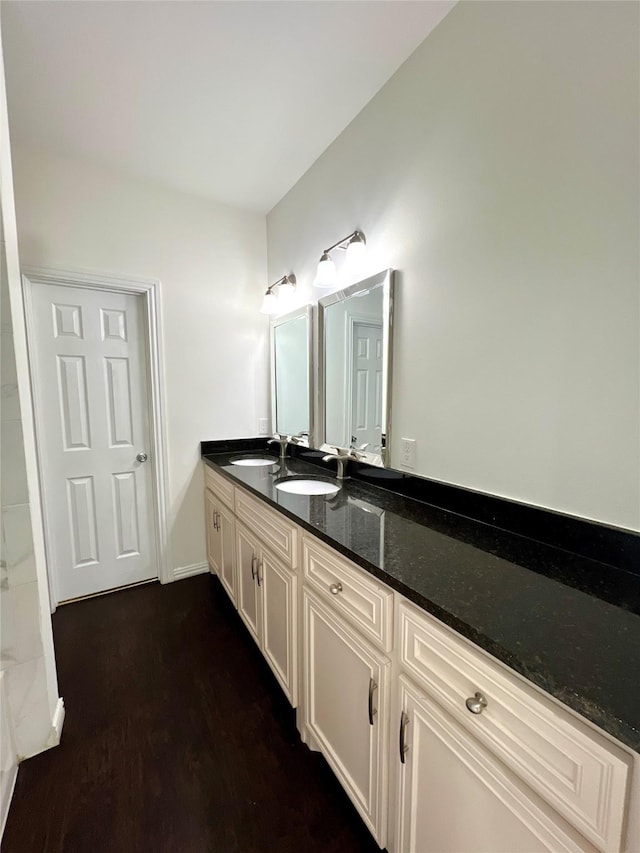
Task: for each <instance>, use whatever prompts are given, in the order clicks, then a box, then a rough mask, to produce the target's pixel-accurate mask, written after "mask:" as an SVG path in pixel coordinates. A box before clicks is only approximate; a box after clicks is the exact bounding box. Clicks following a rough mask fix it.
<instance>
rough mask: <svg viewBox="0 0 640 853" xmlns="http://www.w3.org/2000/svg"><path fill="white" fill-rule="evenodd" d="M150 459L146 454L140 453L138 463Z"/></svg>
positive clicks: (137, 457)
mask: <svg viewBox="0 0 640 853" xmlns="http://www.w3.org/2000/svg"><path fill="white" fill-rule="evenodd" d="M148 458H149V457H148V456H147V454H146V453H138V455H137V456H136V459H137V460H138V462H146V461H147V459H148Z"/></svg>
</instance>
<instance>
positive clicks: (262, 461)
mask: <svg viewBox="0 0 640 853" xmlns="http://www.w3.org/2000/svg"><path fill="white" fill-rule="evenodd" d="M230 461H231V464H232V465H244V466H245V467H247V468H258V467H260V466H261V465H275V464H276V463H277V461H278V460H277V459H274V458H273V456H269V457H267V456H239V457H238V458H237V459H231V460H230Z"/></svg>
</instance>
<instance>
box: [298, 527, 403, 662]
mask: <svg viewBox="0 0 640 853" xmlns="http://www.w3.org/2000/svg"><path fill="white" fill-rule="evenodd" d="M302 562H303V566H304V576H305V579H306V580H308V581H309V582H310V583H311V584H312V585H313V586H314V587H315V588H316V589H317V590H318V591H319V592H321V593H322V594H323V596H324V597H325V598H327V599H329V600H330V601H331V604H332V605H333V606H334V607H335V608H336V609H337V610H339V611H340V612H341V613H343V614H344V615H345V616H346V617H347V618H348V619H349V620H350V621H351V622H352V623H353V624H354V625H356V626H357V627H358V628H359V629H360V630H361V631H362V632H363V633H364V634H366V636H368V637H371V639H373V640H374V641H375V642H376V643H378V645H380V646H381V647H382V648H383V649H384V650H385V651H386V652H388V651H390V650H391V645H392V642H393V593H392V592H391V590H390V589H387V588H386V587H385V586H382V585H381V584H380V583H377V582H376V581H375V579H374V578H372V577H371V576H370V575H368V574H367V573H366V572H364V571H363V570H362V569H359V568H358V567H357V566H354V565H353V563H349V562H348V561H347V560H345V558H344V557H341V556H340V555H339V554H336V552H335V551H332V550H330V549H329V548H325V547H324V546H322V545H321V544H319V543H318V541H317V540H316V539H311V538H310V537H308V536H304V537H303V539H302ZM332 588H333V589H334V590H335V592H334V593H332V591H331V590H332Z"/></svg>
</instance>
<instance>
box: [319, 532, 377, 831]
mask: <svg viewBox="0 0 640 853" xmlns="http://www.w3.org/2000/svg"><path fill="white" fill-rule="evenodd" d="M303 570H304V580H305V585H304V589H303V647H304V651H303V677H304V703H303V704H304V726H305V728H306V735H307V740H308V742H309V743H310V745H311V746H316V747H317V748H319V749H320V751H321V752H322V753H323V755H324V756H325V758H326V759H327V761H328V763H329V764H330V766H331V767H332V769H333V771H334V772H335V774H336V775H337V777H338V778H339V779H340V781H341V782H342V785H343V786H344V788H345V790H346V791H347V793H348V794H349V796H350V797H351V800H352V801H353V803H354V805H355V807H356V808H357V810H358V811H359V813H360V815H361V816H362V818H363V820H364V822H365V823H366V824H367V826H368V827H369V830H370V831H371V833H372V835H373V836H374V838H375V839H376V841H377V842H378V844H379V845H380V846H381V847H384V846H385V845H386V841H387V790H388V783H387V768H388V731H389V698H390V686H391V661H390V659H389V657H388V656H387V655H385V654H384V652H383V651H382V650H381V648H380V646H382V647H383V648H384V644H385V642H386V640H387V637H390V634H391V617H392V608H391V604H392V601H393V594H392V593H391V591H390V590H388V589H386V588H383V587H381V586H380V585H378V584H376V583H375V582H374V581H373V579H369V578H367V577H366V576H365V575H362V576H359V574H361V573H358V572H357V571H356V570H355V567H351V566H350V565H349V564H348V563H347V561H346V560H344V559H343V558H340V557H339V556H338V555H336V554H334V553H332V552H331V551H330V550H328V549H326V548H324V547H323V546H322V545H320V544H319V543H318V542H317V541H315V540H313V539H311V538H310V537H307V536H305V537H303Z"/></svg>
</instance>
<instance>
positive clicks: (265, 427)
mask: <svg viewBox="0 0 640 853" xmlns="http://www.w3.org/2000/svg"><path fill="white" fill-rule="evenodd" d="M258 435H269V418H258Z"/></svg>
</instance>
